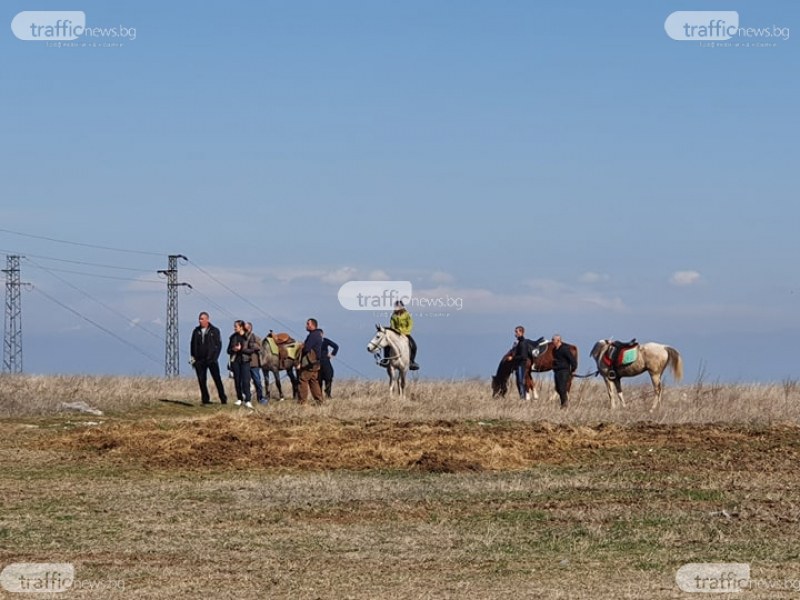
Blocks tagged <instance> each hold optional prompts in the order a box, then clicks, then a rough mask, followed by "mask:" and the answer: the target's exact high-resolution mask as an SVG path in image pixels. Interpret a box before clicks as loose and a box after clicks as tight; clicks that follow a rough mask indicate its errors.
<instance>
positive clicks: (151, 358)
mask: <svg viewBox="0 0 800 600" xmlns="http://www.w3.org/2000/svg"><path fill="white" fill-rule="evenodd" d="M32 288H33V290H34V291H35V292H39V293H40V294H41V295H42V296H44V297H45V298H47V299H48V300H50V301H51V302H53V303H55V304H57V305H58V306H60V307H61V308H63V309H65V310H68V311H69V312H71V313H72V314H74V315H75V316H77V317H79V318H81V319H83V320H84V321H86V322H87V323H89V324H90V325H93V326H94V327H97V329H99V330H100V331H102V332H104V333H107V334H108V335H110V336H111V337H113V338H114V339H116V340H118V341H120V342H122V343H123V344H125V345H126V346H129V347H130V348H133V349H134V350H136V352H138V353H139V354H141V355H142V356H144V357H146V358H148V359H149V360H152V361H153V362H154V363H156V364H161V361H160V360H158V359H157V358H153V357H152V356H150V355H149V354H148V353H147V352H145V351H144V350H142V349H141V348H139V347H138V346H136V345H135V344H132V343H131V342H129V341H128V340H126V339H125V338H123V337H120V336H118V335H117V334H116V333H114V332H113V331H111V330H110V329H106V328H105V327H103V326H102V325H100V324H99V323H97V322H95V321H93V320H92V319H90V318H89V317H87V316H85V315H83V314H81V313H79V312H78V311H77V310H75V309H74V308H71V307H69V306H67V305H66V304H64V303H63V302H59V301H58V300H56V299H55V298H53V297H52V296H51V295H50V294H48V293H46V292H44V291H42V290H41V289H39V288H38V287H36V286H32Z"/></svg>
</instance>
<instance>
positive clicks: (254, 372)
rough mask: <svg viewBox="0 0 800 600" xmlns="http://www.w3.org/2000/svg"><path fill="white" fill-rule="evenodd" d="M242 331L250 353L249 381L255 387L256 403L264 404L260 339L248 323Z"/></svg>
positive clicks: (265, 401)
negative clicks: (245, 336) (251, 381)
mask: <svg viewBox="0 0 800 600" xmlns="http://www.w3.org/2000/svg"><path fill="white" fill-rule="evenodd" d="M244 330H245V333H247V348H248V350H250V351H251V353H252V354H250V379H252V380H253V384H254V385H255V386H256V398H257V399H258V403H259V404H266V403H267V400H265V399H264V388H263V387H261V338H260V337H258V336H257V335H256V334H255V332H254V331H253V324H252V323H251V322H250V321H248V322H247V323H245V324H244Z"/></svg>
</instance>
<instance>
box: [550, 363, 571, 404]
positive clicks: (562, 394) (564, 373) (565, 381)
mask: <svg viewBox="0 0 800 600" xmlns="http://www.w3.org/2000/svg"><path fill="white" fill-rule="evenodd" d="M570 375H571V373H570V371H569V369H558V370H557V371H553V379H554V380H555V384H556V392H558V397H559V398H560V399H561V406H566V405H567V404H569V394H568V393H567V386H568V385H569V376H570Z"/></svg>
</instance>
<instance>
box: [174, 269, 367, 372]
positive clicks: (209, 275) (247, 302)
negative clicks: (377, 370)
mask: <svg viewBox="0 0 800 600" xmlns="http://www.w3.org/2000/svg"><path fill="white" fill-rule="evenodd" d="M187 262H188V263H189V264H190V265H192V266H193V267H194V268H195V269H197V270H198V271H200V272H201V273H203V274H204V275H205V276H206V277H208V278H209V279H211V280H212V281H214V282H216V283H217V284H218V285H220V286H222V287H223V288H225V289H226V290H228V291H229V292H230V293H231V294H233V295H234V296H236V297H237V298H239V299H240V300H242V301H243V302H245V303H246V304H249V305H250V306H252V307H253V308H255V309H256V310H257V311H258V312H260V313H261V314H262V315H264V316H266V317H267V318H268V319H272V320H273V321H275V322H276V323H278V324H279V325H281V326H282V327H283V328H285V329H286V331H287V332H289V333H292V334H294V330H293V329H292V328H291V327H289V325H287V324H286V323H283V322H282V321H281V320H280V319H278V318H276V317H274V316H272V315H270V314H269V313H267V312H266V311H264V310H263V309H262V308H261V307H260V306H257V305H256V304H253V303H252V302H251V301H250V300H248V299H247V298H245V297H244V296H242V295H241V294H239V293H238V292H237V291H236V290H233V289H231V288H230V287H228V286H227V285H225V284H224V283H222V282H221V281H220V280H219V279H217V278H216V277H214V276H213V275H212V274H211V273H209V272H208V271H206V270H205V269H203V268H202V267H200V266H199V265H196V264H195V263H193V262H192V261H190V260H188V259H187ZM295 337H297V336H296V335H295ZM337 362H338V363H339V364H341V365H342V366H344V367H347V368H348V369H350V370H351V371H352V372H353V373H356V374H357V375H361V376H362V377H367V376H366V375H364V373H362V372H361V371H359V370H358V369H356V368H355V367H353V366H351V365H349V364H347V363H346V362H345V361H343V360H339V361H337Z"/></svg>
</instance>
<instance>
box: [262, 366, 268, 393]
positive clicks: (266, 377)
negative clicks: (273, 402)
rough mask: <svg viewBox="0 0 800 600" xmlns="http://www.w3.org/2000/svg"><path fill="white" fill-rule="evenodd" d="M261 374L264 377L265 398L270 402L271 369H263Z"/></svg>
mask: <svg viewBox="0 0 800 600" xmlns="http://www.w3.org/2000/svg"><path fill="white" fill-rule="evenodd" d="M261 374H262V375H263V376H264V398H266V399H267V400H269V369H265V368H264V367H262V368H261Z"/></svg>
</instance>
